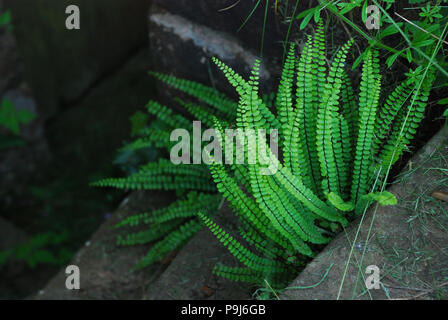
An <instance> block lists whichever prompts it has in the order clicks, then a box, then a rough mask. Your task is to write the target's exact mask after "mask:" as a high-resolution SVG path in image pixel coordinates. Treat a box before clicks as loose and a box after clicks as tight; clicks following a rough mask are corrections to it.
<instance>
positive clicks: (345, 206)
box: [326, 192, 355, 211]
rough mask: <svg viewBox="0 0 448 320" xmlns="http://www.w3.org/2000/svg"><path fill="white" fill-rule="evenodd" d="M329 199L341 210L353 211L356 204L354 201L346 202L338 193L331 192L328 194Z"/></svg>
mask: <svg viewBox="0 0 448 320" xmlns="http://www.w3.org/2000/svg"><path fill="white" fill-rule="evenodd" d="M326 195H327V199H328V201H330V203H331V204H332V205H333V206H334V207H335V208H336V209H339V210H341V211H353V210H354V209H355V204H354V203H353V202H345V201H344V200H343V199H342V198H341V197H340V196H339V195H338V194H337V193H335V192H329V193H327V194H326Z"/></svg>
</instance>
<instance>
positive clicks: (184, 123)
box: [91, 72, 237, 268]
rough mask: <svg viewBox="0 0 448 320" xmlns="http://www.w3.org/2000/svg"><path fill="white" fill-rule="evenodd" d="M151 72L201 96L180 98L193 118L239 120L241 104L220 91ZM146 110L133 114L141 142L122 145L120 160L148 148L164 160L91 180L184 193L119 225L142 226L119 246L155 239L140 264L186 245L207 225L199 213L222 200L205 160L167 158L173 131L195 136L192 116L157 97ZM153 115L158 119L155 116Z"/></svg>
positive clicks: (212, 208) (135, 132) (134, 129)
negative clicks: (183, 161)
mask: <svg viewBox="0 0 448 320" xmlns="http://www.w3.org/2000/svg"><path fill="white" fill-rule="evenodd" d="M150 75H152V76H154V77H156V78H157V79H159V80H160V81H162V82H164V83H166V84H167V85H169V86H171V87H173V88H175V89H177V90H179V91H182V92H184V93H186V94H188V95H190V96H191V97H193V98H195V99H194V100H192V101H184V100H181V99H176V101H177V102H178V103H179V105H180V106H181V107H184V108H185V110H186V111H187V112H188V113H189V114H191V115H192V117H193V119H198V120H201V121H203V122H204V123H205V124H207V123H208V124H210V125H211V124H212V123H213V121H212V117H213V115H217V116H219V117H221V118H222V119H224V120H226V121H232V120H233V119H234V118H235V110H236V107H237V104H236V103H235V102H234V101H232V100H231V99H229V98H228V97H226V96H225V95H223V94H222V93H220V92H219V91H217V90H215V89H213V88H211V87H207V86H204V85H202V84H198V83H195V82H192V81H189V80H185V79H178V78H175V77H173V76H170V75H163V74H159V73H155V72H150ZM146 111H147V112H146V113H143V112H138V113H136V114H134V115H133V116H132V117H131V123H132V134H131V136H132V137H133V138H134V139H135V140H134V141H132V142H130V143H128V144H126V145H125V146H123V147H122V148H121V149H120V156H119V157H118V158H117V161H116V163H118V164H120V165H121V166H122V167H123V166H125V164H126V162H127V161H130V160H131V159H133V157H134V156H135V153H136V152H139V151H143V150H144V151H146V152H147V153H150V154H152V155H153V156H152V157H154V155H158V156H159V159H158V160H156V161H149V162H148V163H144V164H139V165H137V164H135V165H134V166H135V167H134V168H128V170H127V171H128V172H130V174H129V175H128V176H125V177H114V178H104V179H101V180H98V181H96V182H93V183H91V185H92V186H96V187H113V188H117V189H126V190H169V191H175V192H176V194H177V195H178V197H177V199H176V200H175V201H174V202H173V203H171V204H170V205H169V206H168V207H165V208H161V209H158V210H154V211H152V212H144V213H140V214H135V215H131V216H129V217H127V218H125V219H123V221H121V222H120V223H119V224H117V226H116V227H117V228H124V227H127V228H132V229H135V228H140V230H137V231H131V232H129V230H126V231H125V232H124V234H120V235H118V237H117V245H123V246H130V245H138V244H145V243H154V244H153V246H152V248H151V249H150V250H149V252H148V253H147V255H146V256H145V257H143V258H142V260H141V261H140V262H139V263H138V265H137V266H136V268H143V267H146V266H148V265H150V264H152V263H154V262H160V261H162V260H163V259H164V258H165V257H166V256H169V254H170V253H171V252H172V251H175V250H178V249H179V248H180V247H182V246H183V245H184V244H185V243H186V242H187V241H188V240H189V239H190V238H191V237H192V236H193V235H194V234H195V233H196V232H197V231H198V230H199V228H200V227H201V226H202V224H201V223H200V221H199V219H198V217H197V215H196V213H197V211H198V210H201V211H203V212H210V213H212V212H214V211H216V210H217V208H218V205H219V203H220V201H221V198H222V197H221V196H220V195H219V194H217V193H216V186H215V184H214V183H213V180H212V178H211V175H210V171H209V169H208V168H207V167H206V166H205V165H204V164H201V165H195V164H191V165H187V164H179V165H175V164H173V163H171V162H170V161H169V159H168V158H167V157H166V156H165V155H167V154H169V152H170V149H171V147H172V146H173V145H174V143H173V142H171V141H170V134H171V131H172V130H174V129H176V128H185V129H188V128H190V129H189V131H190V134H192V132H191V131H192V122H191V120H190V119H188V118H187V117H185V116H183V115H181V114H179V113H175V112H173V110H172V109H170V108H168V107H166V106H164V105H162V104H160V103H158V102H156V101H149V102H148V104H147V106H146ZM151 117H154V118H155V119H153V120H152V119H151ZM136 163H137V162H136ZM142 228H143V229H142Z"/></svg>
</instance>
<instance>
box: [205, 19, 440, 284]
mask: <svg viewBox="0 0 448 320" xmlns="http://www.w3.org/2000/svg"><path fill="white" fill-rule="evenodd" d="M352 43H353V40H350V41H348V42H347V43H346V44H345V45H343V46H342V47H341V48H340V50H339V51H338V52H337V53H336V55H335V57H334V59H333V61H331V62H330V64H329V68H328V70H327V67H326V63H325V60H324V53H325V41H324V32H323V26H322V24H320V25H319V26H318V28H317V31H316V34H315V36H314V37H308V39H307V42H306V44H305V46H304V49H303V52H302V55H301V57H300V58H298V59H297V58H296V57H295V46H294V45H291V46H290V49H289V51H288V54H287V58H286V60H285V65H284V68H283V72H282V76H281V80H280V85H279V87H278V91H277V94H276V98H275V107H276V111H277V113H276V115H275V116H274V118H272V117H273V113H271V112H270V111H269V110H268V108H267V106H266V104H264V103H263V99H262V98H260V97H259V90H258V85H259V68H260V64H259V62H258V61H256V62H255V64H254V67H253V69H252V72H251V74H250V76H249V79H248V80H244V79H243V77H242V76H240V75H239V74H237V73H236V72H235V71H234V70H233V69H231V68H230V67H228V66H226V65H225V64H224V63H222V62H220V61H218V60H217V59H214V62H215V63H216V65H217V66H218V68H219V69H221V71H222V72H223V73H224V75H225V76H226V78H227V79H228V81H229V83H230V84H231V85H232V86H233V87H234V88H235V90H236V91H237V93H238V95H239V102H238V106H237V109H236V119H235V121H234V124H233V126H234V127H236V128H240V129H243V130H251V129H252V130H256V129H265V130H266V131H267V132H268V133H270V132H272V131H271V130H272V129H279V130H280V132H281V137H280V138H281V146H282V150H281V151H282V153H281V155H280V157H276V156H275V155H274V154H273V153H272V150H270V149H269V147H268V146H266V142H265V141H263V139H261V138H259V137H258V136H257V137H256V143H257V144H256V147H254V146H253V145H251V144H249V143H248V141H239V142H240V144H241V145H242V146H243V148H244V151H245V156H246V158H245V160H248V159H249V158H250V157H253V156H254V155H255V154H256V153H257V152H259V150H266V151H267V155H266V156H264V158H265V159H269V161H270V164H273V167H275V168H276V170H275V171H271V172H270V173H271V174H268V175H266V174H261V171H260V170H261V169H266V166H265V165H263V164H262V162H261V161H260V160H258V161H257V162H256V163H254V164H253V163H245V164H244V165H225V164H218V163H214V162H213V163H212V164H211V165H210V171H211V173H212V178H213V180H214V182H215V183H216V185H217V189H218V191H219V192H220V193H221V194H222V195H223V196H224V197H225V198H226V199H227V200H228V201H229V202H230V204H231V207H232V208H234V212H235V213H236V215H237V216H238V218H239V221H240V226H239V233H240V237H241V240H242V241H245V242H247V246H246V245H244V244H243V243H242V242H240V241H237V240H236V239H235V238H234V237H232V236H231V235H230V234H228V233H227V232H226V231H224V230H223V229H222V228H221V227H220V226H218V225H216V223H214V222H213V221H212V219H211V218H209V217H208V216H207V215H205V214H203V213H202V212H199V213H198V215H199V217H200V218H201V219H202V220H203V222H204V224H205V225H206V226H207V227H208V228H209V229H210V230H211V231H212V233H213V234H214V235H215V236H217V238H218V239H219V240H220V241H221V242H222V243H223V244H224V245H225V246H226V247H227V248H228V249H229V251H230V252H231V253H232V254H233V255H234V256H235V257H236V258H237V260H239V261H240V262H241V263H242V264H243V265H244V267H243V268H241V267H229V266H222V265H219V266H217V267H216V268H215V270H214V271H215V273H216V274H218V275H220V276H223V277H226V278H229V279H231V280H235V281H245V282H251V283H258V284H262V282H263V281H264V280H268V281H269V283H271V284H272V286H273V287H275V288H281V287H282V286H284V285H285V284H287V279H290V278H291V277H293V276H294V274H295V272H294V271H292V270H297V268H298V267H299V266H300V265H301V264H302V263H303V261H306V257H307V256H309V257H313V256H314V255H315V254H316V251H315V250H316V248H318V245H321V244H325V243H327V242H328V241H329V239H330V238H331V236H332V235H333V232H332V230H335V229H340V227H339V226H341V225H342V226H345V225H346V224H347V221H348V219H349V218H350V217H352V216H353V215H355V214H358V213H359V212H362V211H363V209H364V208H365V207H366V206H368V205H369V204H371V203H372V202H373V201H378V202H379V204H380V205H393V204H394V203H396V199H395V198H394V196H393V195H392V194H390V193H387V192H376V190H374V189H373V177H374V176H375V172H376V171H375V169H376V170H378V168H383V167H384V165H385V163H387V162H391V163H393V162H394V161H396V160H397V158H398V156H399V155H400V154H401V153H402V152H403V150H404V149H405V145H407V144H408V143H409V142H410V141H411V139H412V137H413V135H414V134H415V131H416V128H417V126H418V124H419V122H420V121H421V119H422V117H423V114H424V109H425V106H426V101H427V98H428V95H429V91H430V89H431V86H432V82H433V80H434V76H433V71H430V72H429V73H428V74H427V75H424V74H423V73H422V72H420V73H419V72H417V71H416V72H413V73H411V74H409V75H408V78H407V79H406V80H405V81H404V82H403V83H401V84H400V85H399V86H398V87H397V88H396V89H395V90H394V91H392V93H391V94H390V95H389V96H388V97H386V99H385V103H384V104H383V105H380V103H379V101H380V93H381V77H380V72H379V59H378V57H377V55H378V54H377V52H375V51H374V50H369V51H368V52H367V53H366V55H365V59H364V62H363V67H362V77H361V84H360V86H359V92H355V91H353V89H352V88H353V86H352V84H351V83H350V77H349V75H348V74H347V71H346V69H345V60H346V57H347V54H348V51H349V49H350V47H351V45H352ZM430 69H431V68H430ZM423 76H424V78H423ZM294 79H295V80H296V82H295V83H294ZM421 79H423V84H422V86H421V88H418V87H416V86H415V85H414V84H415V83H417V82H418V81H419V80H421ZM294 84H295V86H294ZM294 90H295V95H294V94H293V91H294ZM409 101H412V103H409ZM213 122H214V125H215V128H216V129H217V130H218V131H219V132H221V133H222V132H223V127H222V124H221V122H220V121H219V120H217V119H215V120H214V121H213ZM397 125H399V126H397ZM397 127H399V128H400V129H397ZM221 135H222V134H221ZM229 151H230V150H228V147H227V146H226V148H224V153H228V152H229ZM231 151H233V150H231ZM263 163H265V162H263ZM338 225H339V226H338ZM316 246H317V247H316ZM290 272H292V273H293V274H291V273H290ZM285 281H286V282H285Z"/></svg>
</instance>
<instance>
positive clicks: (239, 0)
mask: <svg viewBox="0 0 448 320" xmlns="http://www.w3.org/2000/svg"><path fill="white" fill-rule="evenodd" d="M240 2H241V0H238V1H237V2H235V3H234V4H232V5H230V6H228V7H226V8H222V9H219V10H218V12H222V11H226V10H230V9H232V8H233V7H235V6H236V5H237V4H238V3H240Z"/></svg>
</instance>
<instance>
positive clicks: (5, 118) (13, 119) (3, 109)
mask: <svg viewBox="0 0 448 320" xmlns="http://www.w3.org/2000/svg"><path fill="white" fill-rule="evenodd" d="M0 125H2V126H3V127H5V128H6V129H9V130H11V131H12V132H13V133H15V134H19V120H18V118H17V112H16V109H15V108H14V105H13V104H12V103H11V101H9V100H7V99H3V100H2V103H1V105H0Z"/></svg>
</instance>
